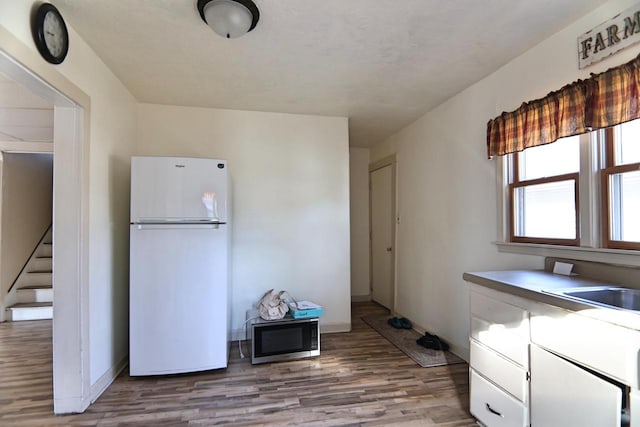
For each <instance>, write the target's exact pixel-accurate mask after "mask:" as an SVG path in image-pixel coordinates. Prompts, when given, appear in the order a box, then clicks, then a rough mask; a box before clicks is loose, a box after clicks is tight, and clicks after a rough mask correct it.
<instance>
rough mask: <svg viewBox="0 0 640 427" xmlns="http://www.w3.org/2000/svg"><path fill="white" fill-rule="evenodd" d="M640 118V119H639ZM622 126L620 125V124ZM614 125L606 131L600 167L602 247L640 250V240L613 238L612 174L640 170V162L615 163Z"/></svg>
mask: <svg viewBox="0 0 640 427" xmlns="http://www.w3.org/2000/svg"><path fill="white" fill-rule="evenodd" d="M639 120H640V119H639ZM618 126H620V125H618ZM614 127H615V126H612V127H609V128H607V129H606V130H605V132H604V141H603V143H604V144H603V145H604V159H603V162H602V163H603V164H602V168H601V169H600V189H601V193H600V201H601V208H600V212H601V218H600V219H601V226H600V232H601V239H602V247H603V248H606V249H623V250H636V251H637V250H640V242H631V241H625V240H613V239H611V234H612V233H611V225H612V222H613V221H612V218H611V209H610V206H611V191H610V188H609V187H610V186H609V182H610V177H611V175H616V174H622V173H626V172H635V171H638V170H640V162H638V163H628V164H623V165H616V164H615V131H614Z"/></svg>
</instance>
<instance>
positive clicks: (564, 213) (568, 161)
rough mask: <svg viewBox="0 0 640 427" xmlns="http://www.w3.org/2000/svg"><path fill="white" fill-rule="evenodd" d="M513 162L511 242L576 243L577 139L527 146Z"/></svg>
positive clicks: (578, 207) (578, 143)
mask: <svg viewBox="0 0 640 427" xmlns="http://www.w3.org/2000/svg"><path fill="white" fill-rule="evenodd" d="M513 161H514V167H513V178H512V182H511V185H510V188H509V193H510V197H511V227H510V229H511V241H513V242H521V243H549V244H561V245H574V246H576V245H578V244H579V242H580V239H579V228H578V225H579V213H580V206H579V201H578V194H579V192H578V182H579V177H580V175H579V172H580V138H579V137H578V136H573V137H568V138H562V139H560V140H558V141H556V142H555V143H553V144H548V145H542V146H538V147H533V148H528V149H526V150H525V151H523V152H520V153H517V154H516V155H514V159H513Z"/></svg>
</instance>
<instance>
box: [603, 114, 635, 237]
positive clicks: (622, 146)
mask: <svg viewBox="0 0 640 427" xmlns="http://www.w3.org/2000/svg"><path fill="white" fill-rule="evenodd" d="M605 147H606V149H605V153H606V154H605V161H604V168H603V170H602V184H601V187H602V217H603V226H602V229H603V239H602V240H603V246H604V247H607V248H614V249H640V221H638V218H640V120H636V121H632V122H627V123H623V124H621V125H618V126H615V127H613V128H609V129H607V131H606V139H605Z"/></svg>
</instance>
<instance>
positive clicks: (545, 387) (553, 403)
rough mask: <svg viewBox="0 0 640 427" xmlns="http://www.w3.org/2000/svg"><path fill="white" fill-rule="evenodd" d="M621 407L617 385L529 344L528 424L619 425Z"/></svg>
mask: <svg viewBox="0 0 640 427" xmlns="http://www.w3.org/2000/svg"><path fill="white" fill-rule="evenodd" d="M621 409H622V390H620V388H618V387H617V386H615V385H613V384H611V383H609V382H607V381H605V380H602V379H600V378H598V377H597V376H595V375H593V374H591V373H589V372H587V371H586V370H584V369H582V368H580V367H578V366H576V365H574V364H572V363H570V362H568V361H566V360H564V359H562V358H560V357H558V356H556V355H554V354H552V353H550V352H548V351H546V350H543V349H541V348H540V347H538V346H535V345H532V346H531V425H532V426H535V427H557V426H580V427H602V426H619V425H620V418H621V414H620V411H621Z"/></svg>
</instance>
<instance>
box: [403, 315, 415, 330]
mask: <svg viewBox="0 0 640 427" xmlns="http://www.w3.org/2000/svg"><path fill="white" fill-rule="evenodd" d="M400 325H401V326H402V327H403V328H404V329H411V328H413V325H412V324H411V320H409V319H407V318H406V317H401V318H400Z"/></svg>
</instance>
